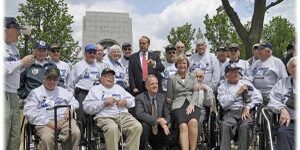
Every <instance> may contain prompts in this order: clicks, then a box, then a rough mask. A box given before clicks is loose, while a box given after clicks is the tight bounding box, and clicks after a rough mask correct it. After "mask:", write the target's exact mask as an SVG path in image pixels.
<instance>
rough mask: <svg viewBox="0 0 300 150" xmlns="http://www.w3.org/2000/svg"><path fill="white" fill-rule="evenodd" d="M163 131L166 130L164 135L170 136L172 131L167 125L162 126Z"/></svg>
mask: <svg viewBox="0 0 300 150" xmlns="http://www.w3.org/2000/svg"><path fill="white" fill-rule="evenodd" d="M162 128H163V130H164V133H165V135H169V134H170V130H169V127H168V126H167V125H166V124H165V125H163V126H162Z"/></svg>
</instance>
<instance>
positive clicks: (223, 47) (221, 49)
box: [217, 46, 227, 52]
mask: <svg viewBox="0 0 300 150" xmlns="http://www.w3.org/2000/svg"><path fill="white" fill-rule="evenodd" d="M218 51H227V47H225V46H221V47H218V48H217V52H218Z"/></svg>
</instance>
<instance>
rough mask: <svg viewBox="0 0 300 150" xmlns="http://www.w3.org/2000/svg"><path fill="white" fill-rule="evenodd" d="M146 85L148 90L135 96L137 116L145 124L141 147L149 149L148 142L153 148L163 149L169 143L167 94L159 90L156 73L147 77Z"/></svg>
mask: <svg viewBox="0 0 300 150" xmlns="http://www.w3.org/2000/svg"><path fill="white" fill-rule="evenodd" d="M145 86H146V89H147V91H145V92H143V93H141V94H139V95H137V96H136V98H135V102H136V106H135V112H136V116H137V119H138V120H139V121H140V122H141V123H142V126H143V133H142V136H141V144H140V149H141V150H144V149H147V148H148V142H149V144H150V145H151V146H152V149H153V150H157V149H162V148H163V147H164V146H165V145H166V144H168V143H167V138H168V137H167V136H168V135H169V134H170V131H169V127H168V123H169V122H170V112H169V111H168V108H167V107H166V103H165V99H166V98H165V96H164V95H163V94H162V93H158V92H157V91H158V81H157V78H156V77H155V76H154V75H149V76H148V77H147V78H146V81H145Z"/></svg>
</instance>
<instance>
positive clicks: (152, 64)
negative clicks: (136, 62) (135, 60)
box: [147, 59, 156, 66]
mask: <svg viewBox="0 0 300 150" xmlns="http://www.w3.org/2000/svg"><path fill="white" fill-rule="evenodd" d="M147 64H148V65H150V66H155V65H156V61H155V60H153V59H149V60H148V61H147Z"/></svg>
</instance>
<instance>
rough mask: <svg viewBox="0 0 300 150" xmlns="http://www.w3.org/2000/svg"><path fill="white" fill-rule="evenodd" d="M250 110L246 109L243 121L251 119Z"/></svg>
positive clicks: (243, 113)
mask: <svg viewBox="0 0 300 150" xmlns="http://www.w3.org/2000/svg"><path fill="white" fill-rule="evenodd" d="M250 117H251V115H250V108H249V107H245V108H244V110H243V112H242V120H246V119H248V118H250Z"/></svg>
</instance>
